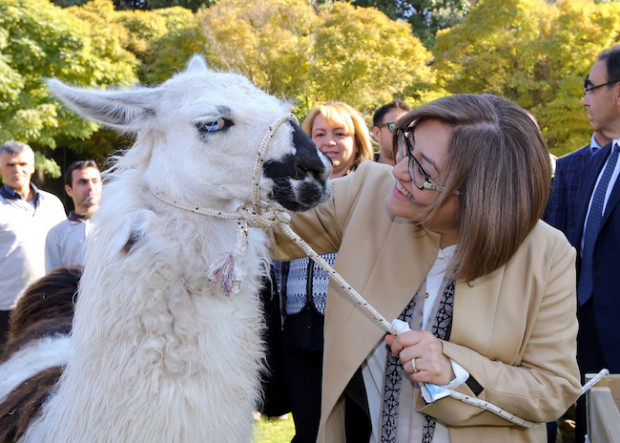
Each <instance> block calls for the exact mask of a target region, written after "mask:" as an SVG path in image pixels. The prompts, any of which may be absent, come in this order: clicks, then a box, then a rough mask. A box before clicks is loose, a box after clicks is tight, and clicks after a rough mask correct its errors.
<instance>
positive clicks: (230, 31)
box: [197, 0, 317, 107]
mask: <svg viewBox="0 0 620 443" xmlns="http://www.w3.org/2000/svg"><path fill="white" fill-rule="evenodd" d="M197 17H198V21H199V23H200V26H201V30H202V32H203V34H204V36H205V38H206V42H207V43H206V46H205V53H206V54H207V56H208V58H209V59H210V60H211V62H212V64H214V65H216V66H219V67H221V68H224V69H227V70H232V71H236V72H240V73H242V74H244V75H245V76H247V77H248V78H249V79H250V80H251V81H252V82H253V83H254V84H256V86H258V87H259V88H263V89H265V90H267V91H269V92H271V93H273V94H275V95H277V96H279V97H281V98H289V99H295V100H296V101H297V104H298V105H301V106H302V107H304V104H306V103H307V99H306V97H307V95H308V92H307V90H308V84H309V83H310V78H309V62H310V59H311V51H312V44H313V42H312V40H313V31H314V27H315V25H316V20H317V19H316V15H315V14H314V11H313V9H312V7H311V6H309V5H308V4H307V2H305V1H304V0H260V1H256V2H252V3H247V2H245V1H244V0H221V1H219V2H218V3H217V4H215V5H214V6H211V7H210V8H208V9H201V10H200V11H199V12H198V14H197Z"/></svg>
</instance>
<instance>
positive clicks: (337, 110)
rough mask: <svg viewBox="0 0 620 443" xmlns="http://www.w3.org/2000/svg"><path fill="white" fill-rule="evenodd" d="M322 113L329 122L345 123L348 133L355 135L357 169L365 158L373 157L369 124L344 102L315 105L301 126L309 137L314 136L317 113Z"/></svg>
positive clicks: (355, 164) (370, 158)
mask: <svg viewBox="0 0 620 443" xmlns="http://www.w3.org/2000/svg"><path fill="white" fill-rule="evenodd" d="M319 114H321V115H322V116H323V118H324V119H325V121H327V123H328V124H330V125H333V124H334V123H336V122H338V123H341V122H342V123H343V124H344V127H345V130H346V131H347V133H348V134H351V135H352V136H353V139H354V140H355V146H356V148H357V152H356V153H355V160H354V161H353V169H356V168H357V167H358V166H359V165H360V163H361V162H363V161H364V160H372V159H373V149H372V142H371V141H370V135H369V132H368V126H366V122H365V121H364V119H363V118H362V116H361V115H360V113H359V112H357V111H356V110H355V109H353V108H352V107H351V106H349V105H347V104H346V103H343V102H338V101H330V102H327V103H323V104H320V105H316V106H315V107H313V108H312V109H311V110H310V112H308V115H307V116H306V118H305V119H304V121H303V123H302V124H301V128H302V129H303V130H304V132H305V133H306V134H308V136H309V137H312V125H313V124H314V119H315V118H316V116H317V115H319Z"/></svg>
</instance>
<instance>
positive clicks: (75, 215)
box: [45, 160, 102, 272]
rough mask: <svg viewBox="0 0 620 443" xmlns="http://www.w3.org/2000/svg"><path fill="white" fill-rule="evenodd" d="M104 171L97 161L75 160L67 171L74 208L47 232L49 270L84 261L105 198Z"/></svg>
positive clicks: (47, 265)
mask: <svg viewBox="0 0 620 443" xmlns="http://www.w3.org/2000/svg"><path fill="white" fill-rule="evenodd" d="M101 190H102V182H101V173H100V172H99V169H98V168H97V164H96V163H95V162H94V161H93V160H81V161H77V162H74V163H72V164H71V165H70V166H69V167H68V168H67V171H66V172H65V191H66V192H67V194H68V195H69V197H71V199H72V200H73V206H74V209H73V211H71V212H70V213H69V215H68V216H67V218H66V219H65V220H63V221H62V222H60V223H58V224H57V225H56V226H54V227H53V228H52V229H51V230H50V232H49V233H48V234H47V241H46V244H45V269H46V272H49V271H51V270H52V269H55V268H59V267H61V266H75V265H79V266H82V265H83V264H84V241H85V240H86V237H87V236H88V234H89V233H90V231H91V230H92V223H91V221H90V219H91V216H92V215H93V214H94V213H95V212H96V211H97V209H98V208H99V201H100V200H101Z"/></svg>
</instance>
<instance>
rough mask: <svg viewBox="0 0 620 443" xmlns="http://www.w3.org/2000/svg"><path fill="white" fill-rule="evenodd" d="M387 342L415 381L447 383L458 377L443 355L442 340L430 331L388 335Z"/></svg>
mask: <svg viewBox="0 0 620 443" xmlns="http://www.w3.org/2000/svg"><path fill="white" fill-rule="evenodd" d="M385 342H386V343H387V344H388V346H390V347H391V348H392V355H393V356H394V357H396V356H398V357H399V358H400V362H401V363H402V364H403V368H404V369H405V371H406V372H407V373H408V374H409V378H410V379H411V380H413V381H415V382H418V383H421V382H424V383H433V384H436V385H447V384H448V383H450V381H452V380H454V378H455V377H456V376H455V375H454V371H452V365H451V364H450V359H449V358H448V357H446V356H445V355H443V344H442V342H441V340H439V339H438V338H437V337H435V336H434V335H433V334H432V333H430V332H429V331H409V332H405V333H402V334H400V335H398V336H394V335H387V336H386V337H385ZM413 359H415V360H414V361H412V360H413Z"/></svg>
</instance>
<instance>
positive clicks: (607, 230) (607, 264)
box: [568, 145, 620, 373]
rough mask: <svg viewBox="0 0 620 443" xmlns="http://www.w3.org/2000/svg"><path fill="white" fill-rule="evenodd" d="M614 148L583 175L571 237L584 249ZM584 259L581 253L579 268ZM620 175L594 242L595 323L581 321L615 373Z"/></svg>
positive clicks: (619, 332)
mask: <svg viewBox="0 0 620 443" xmlns="http://www.w3.org/2000/svg"><path fill="white" fill-rule="evenodd" d="M610 152H611V145H607V146H605V147H604V148H602V149H601V150H600V151H598V152H597V153H596V154H594V155H593V156H592V158H591V159H590V161H589V162H588V164H587V166H586V169H585V171H584V175H583V186H582V189H581V191H580V192H579V194H578V196H577V212H576V217H575V229H573V230H572V231H571V235H570V236H569V237H568V239H569V241H570V242H571V244H572V245H573V246H574V247H575V248H576V249H577V250H578V251H580V250H581V237H582V234H583V232H582V231H583V225H584V222H585V219H586V214H587V212H588V204H589V202H590V196H591V195H592V192H594V185H595V184H596V179H597V177H598V175H599V174H600V172H601V169H602V168H603V166H604V165H605V161H606V160H607V158H608V157H609V154H610ZM580 264H581V260H580V254H577V272H579V268H580ZM619 271H620V179H618V180H616V182H615V183H614V185H613V189H612V192H611V195H610V197H609V201H608V202H607V207H606V208H605V213H604V214H603V220H602V221H601V230H600V232H599V235H598V237H597V240H596V244H595V245H594V259H593V280H594V287H593V296H592V303H593V309H594V322H593V323H594V324H583V323H582V324H581V325H580V328H596V331H597V332H598V338H599V341H600V344H601V348H602V352H603V356H604V359H605V362H606V363H607V368H608V369H609V370H610V371H611V372H612V373H618V372H620V352H619V350H620V328H619V327H618V322H619V321H620V285H618V273H619Z"/></svg>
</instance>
